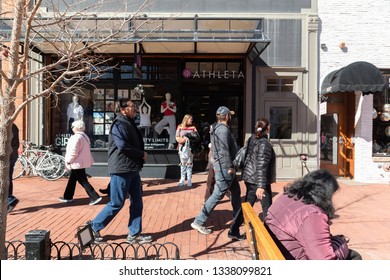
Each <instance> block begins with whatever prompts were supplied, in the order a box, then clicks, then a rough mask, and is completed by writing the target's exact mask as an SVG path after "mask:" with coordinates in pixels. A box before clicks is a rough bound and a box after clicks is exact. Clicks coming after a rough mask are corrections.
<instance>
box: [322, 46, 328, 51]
mask: <svg viewBox="0 0 390 280" xmlns="http://www.w3.org/2000/svg"><path fill="white" fill-rule="evenodd" d="M321 50H323V51H324V52H326V51H327V50H328V47H327V46H326V44H321Z"/></svg>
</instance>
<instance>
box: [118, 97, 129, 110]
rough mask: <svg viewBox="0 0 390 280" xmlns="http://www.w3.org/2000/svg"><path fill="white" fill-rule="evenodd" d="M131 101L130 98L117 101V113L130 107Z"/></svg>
mask: <svg viewBox="0 0 390 280" xmlns="http://www.w3.org/2000/svg"><path fill="white" fill-rule="evenodd" d="M129 101H131V99H130V98H121V99H119V100H118V101H116V102H115V113H119V112H120V111H121V109H123V108H126V107H127V106H129V105H128V103H129Z"/></svg>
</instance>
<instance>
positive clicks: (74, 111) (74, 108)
mask: <svg viewBox="0 0 390 280" xmlns="http://www.w3.org/2000/svg"><path fill="white" fill-rule="evenodd" d="M66 114H67V116H68V132H69V133H72V123H73V122H74V121H77V120H83V116H84V109H83V107H82V106H81V105H80V103H79V97H78V96H77V95H73V97H72V103H70V104H69V105H68V109H67V111H66Z"/></svg>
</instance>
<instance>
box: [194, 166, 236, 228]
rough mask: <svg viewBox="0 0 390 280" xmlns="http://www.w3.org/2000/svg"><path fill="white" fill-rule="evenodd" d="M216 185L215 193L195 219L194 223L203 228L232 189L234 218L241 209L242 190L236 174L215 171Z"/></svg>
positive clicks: (226, 170)
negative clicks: (218, 204)
mask: <svg viewBox="0 0 390 280" xmlns="http://www.w3.org/2000/svg"><path fill="white" fill-rule="evenodd" d="M214 174H215V185H214V191H213V193H212V194H211V196H210V197H209V198H208V199H207V201H206V202H205V204H204V206H203V208H202V210H201V211H200V213H199V214H198V216H196V217H195V220H194V222H195V223H197V224H198V225H200V226H203V225H204V224H205V223H206V221H207V219H208V217H209V216H210V214H211V212H212V211H213V210H214V208H215V206H217V203H218V202H219V201H220V200H221V199H222V198H223V196H224V195H225V193H226V192H227V190H229V188H230V192H231V203H232V206H233V217H234V216H235V215H236V214H237V212H238V211H239V210H240V209H241V190H240V185H239V183H238V180H237V177H236V175H235V174H229V173H228V169H223V170H214Z"/></svg>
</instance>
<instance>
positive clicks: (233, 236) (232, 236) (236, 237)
mask: <svg viewBox="0 0 390 280" xmlns="http://www.w3.org/2000/svg"><path fill="white" fill-rule="evenodd" d="M228 237H229V238H230V239H231V240H234V241H244V240H245V239H246V236H245V234H237V235H236V234H232V233H231V232H230V231H229V232H228Z"/></svg>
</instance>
